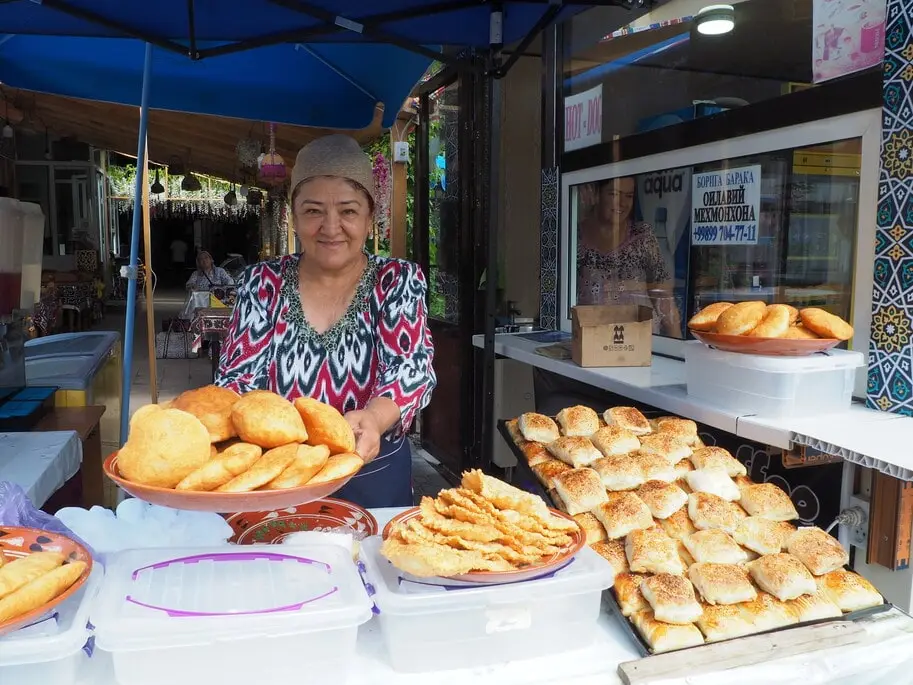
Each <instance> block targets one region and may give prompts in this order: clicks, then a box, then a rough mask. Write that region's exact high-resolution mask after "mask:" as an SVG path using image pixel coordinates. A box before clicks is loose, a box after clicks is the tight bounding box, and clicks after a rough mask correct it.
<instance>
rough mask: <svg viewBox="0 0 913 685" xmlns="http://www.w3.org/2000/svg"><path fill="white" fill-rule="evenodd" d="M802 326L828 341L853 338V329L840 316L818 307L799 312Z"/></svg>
mask: <svg viewBox="0 0 913 685" xmlns="http://www.w3.org/2000/svg"><path fill="white" fill-rule="evenodd" d="M799 318H800V319H801V320H802V325H803V326H805V328H807V329H808V330H810V331H812V332H813V333H815V334H816V335H818V336H819V337H821V338H825V339H827V340H849V339H850V338H852V337H853V327H852V326H850V325H849V324H848V323H847V322H846V321H844V320H843V319H841V318H840V317H839V316H835V315H834V314H831V313H830V312H826V311H824V310H823V309H818V308H817V307H808V308H807V309H803V310H801V311H800V312H799Z"/></svg>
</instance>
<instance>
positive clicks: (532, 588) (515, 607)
mask: <svg viewBox="0 0 913 685" xmlns="http://www.w3.org/2000/svg"><path fill="white" fill-rule="evenodd" d="M380 545H381V539H380V538H379V537H377V536H374V537H370V538H368V539H366V540H364V541H363V542H362V544H361V550H360V553H361V558H362V561H363V563H364V565H365V573H366V576H367V582H368V584H369V593H371V592H373V597H374V602H375V605H376V607H377V609H378V610H379V613H378V619H379V621H380V627H381V632H382V634H383V639H384V644H385V645H386V650H387V652H388V654H389V657H390V663H391V666H392V667H393V669H394V670H396V671H401V672H413V673H414V672H420V671H438V670H446V669H452V668H470V667H479V666H487V665H489V664H496V663H500V662H504V661H512V660H517V659H530V658H534V657H541V656H546V655H549V654H554V653H558V652H564V651H567V650H573V649H581V648H585V647H587V646H588V645H589V644H590V643H591V642H592V641H593V639H594V638H595V636H596V630H597V623H596V622H597V619H598V618H599V610H600V602H601V596H602V591H603V590H605V589H606V588H608V587H610V586H611V584H612V578H613V574H612V569H611V567H610V566H609V565H608V564H607V563H606V562H605V560H604V559H603V558H602V557H600V556H599V555H598V554H597V553H596V552H594V551H593V550H591V549H590V548H589V547H585V548H584V549H582V550H581V551H580V552H579V553H578V554H577V556H576V557H575V558H574V560H573V561H572V562H571V563H570V564H569V565H568V566H566V567H564V568H563V569H561V570H560V571H558V572H557V573H555V574H554V575H553V576H551V577H546V578H539V579H536V580H529V581H525V582H521V583H513V584H506V585H487V586H474V587H465V586H463V587H442V586H440V585H431V584H425V583H422V582H417V579H410V578H408V577H404V576H403V574H402V573H401V572H400V571H398V570H397V569H396V568H395V567H394V566H393V565H392V564H391V563H390V562H389V561H387V560H386V559H385V558H384V557H383V556H381V554H380Z"/></svg>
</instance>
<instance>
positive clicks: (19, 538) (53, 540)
mask: <svg viewBox="0 0 913 685" xmlns="http://www.w3.org/2000/svg"><path fill="white" fill-rule="evenodd" d="M0 552H2V553H3V555H4V557H5V559H6V562H7V563H9V562H11V561H13V560H14V559H19V558H21V557H27V556H28V555H29V554H31V553H32V552H60V553H61V554H63V555H64V556H65V557H66V558H67V559H68V560H70V561H84V562H86V570H85V572H84V573H83V574H82V576H80V577H79V579H78V580H77V581H76V582H75V583H73V584H72V585H71V586H70V587H69V588H68V589H67V590H66V592H64V593H63V594H61V595H57V597H55V598H54V599H52V600H51V601H50V602H48V603H47V604H44V605H42V606H40V607H38V608H37V609H32V611H30V612H28V613H27V614H23V615H22V616H17V617H15V618H11V619H9V620H8V621H3V622H0V635H4V634H6V633H11V632H13V631H14V630H18V629H19V628H24V627H25V626H27V625H29V624H32V623H36V622H37V621H39V620H40V619H41V618H42V617H43V616H44V615H45V614H47V613H49V612H50V611H51V610H52V609H53V608H54V607H56V606H57V605H58V604H60V603H61V602H64V601H66V600H67V599H68V598H69V597H70V596H72V595H73V594H75V593H76V591H77V590H79V588H81V587H82V585H83V583H85V582H86V579H87V578H88V577H89V575H90V574H91V573H92V557H91V556H90V555H89V550H87V549H86V548H85V547H83V546H82V545H80V544H79V543H78V542H76V541H75V540H71V539H70V538H68V537H64V536H63V535H60V534H59V533H49V532H48V531H45V530H38V529H37V528H19V527H17V526H0Z"/></svg>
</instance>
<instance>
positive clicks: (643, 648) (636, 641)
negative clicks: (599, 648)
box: [602, 590, 893, 657]
mask: <svg viewBox="0 0 913 685" xmlns="http://www.w3.org/2000/svg"><path fill="white" fill-rule="evenodd" d="M602 594H603V604H605V605H606V606H607V607H608V609H609V612H610V613H611V614H613V615H614V616H615V617H616V618H617V619H618V620H619V621H620V622H621V625H622V628H623V629H624V631H625V633H627V635H628V637H630V638H631V643H632V644H633V645H634V646H635V647H636V649H637V651H638V652H639V653H640V655H641V656H642V657H647V656H653V652H651V651H650V647H649V646H648V645H647V643H646V642H645V641H644V639H643V638H642V637H641V635H640V633H639V632H637V628H635V627H634V624H633V623H631V621H630V620H628V619H627V618H626V617H625V616H624V615H623V614H622V613H621V606H619V604H618V599H617V598H616V597H615V590H606V591H605V592H603V593H602ZM892 606H893V605H892V604H891V603H890V602H885V603H884V604H880V605H879V606H876V607H870V608H868V609H860V610H859V611H852V612H850V613H848V614H844V615H843V616H841V617H840V618H819V619H817V620H815V621H804V622H802V623H793V624H791V625H788V626H783V627H782V628H774V629H772V630H764V631H761V632H758V633H751V634H750V635H742V636H740V637H733V638H730V639H728V640H717V641H716V642H706V643H704V644H703V645H696V646H694V647H685V648H684V649H673V650H670V651H669V652H662V653H663V654H670V653H671V652H686V651H688V650H691V649H700V648H701V647H706V646H707V645H717V644H722V643H723V642H732V641H733V640H741V639H742V638H746V637H754V636H755V635H768V634H771V633H782V632H783V631H784V630H792V629H793V628H803V627H805V626H814V625H818V624H819V623H834V622H837V621H856V620H858V619H861V618H866V617H867V616H874V615H875V614H880V613H882V612H884V611H887V610H888V609H890V608H891V607H892Z"/></svg>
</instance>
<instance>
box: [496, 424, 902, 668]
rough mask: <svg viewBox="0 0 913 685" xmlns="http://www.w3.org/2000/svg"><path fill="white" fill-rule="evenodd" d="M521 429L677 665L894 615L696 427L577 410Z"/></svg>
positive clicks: (635, 617) (817, 532)
mask: <svg viewBox="0 0 913 685" xmlns="http://www.w3.org/2000/svg"><path fill="white" fill-rule="evenodd" d="M508 430H509V432H510V434H511V437H512V438H513V440H514V442H515V443H516V444H517V446H518V447H519V449H520V451H521V452H522V453H523V455H524V456H525V457H526V459H527V461H528V463H529V465H530V467H531V469H532V471H533V473H534V474H535V475H536V477H537V478H538V479H539V480H540V482H541V483H542V484H543V485H544V486H545V487H546V488H548V490H549V492H550V494H551V496H552V498H553V499H554V500H555V503H556V506H558V507H559V508H561V509H563V510H564V511H566V512H567V513H568V514H570V515H572V516H573V517H574V519H575V520H576V521H577V522H578V523H579V524H580V526H581V528H583V529H584V531H586V534H587V542H588V544H589V545H590V546H591V547H593V549H594V550H595V551H597V552H598V553H599V554H601V555H602V556H603V557H604V558H605V559H606V560H607V561H608V562H609V563H610V564H611V565H612V568H613V570H614V571H615V582H614V588H613V592H614V594H615V598H616V600H617V603H618V606H619V608H620V610H621V613H622V614H623V615H624V616H625V617H627V618H628V620H630V621H631V622H632V623H633V624H634V626H635V627H636V629H637V630H638V632H639V633H640V635H641V636H642V637H643V639H644V641H645V642H646V643H647V644H648V645H649V647H650V649H651V650H652V651H653V652H655V653H659V652H666V651H670V650H675V649H682V648H685V647H693V646H696V645H700V644H703V643H705V642H717V641H720V640H728V639H731V638H735V637H741V636H744V635H749V634H752V633H758V632H763V631H766V630H771V629H774V628H781V627H785V626H789V625H793V624H797V623H802V622H805V621H812V620H817V619H823V618H836V617H839V616H842V615H843V614H844V613H848V612H852V611H858V610H860V609H865V608H869V607H873V606H877V605H880V604H882V603H883V601H884V600H883V599H882V597H881V595H880V594H879V593H878V592H877V591H876V590H875V588H874V587H872V585H871V584H870V583H869V582H868V581H866V580H865V579H864V578H862V577H861V576H859V575H857V574H855V573H852V572H850V571H847V570H845V568H844V567H845V566H846V564H847V563H848V562H849V556H848V555H847V553H846V551H845V550H844V549H843V547H841V545H840V543H839V542H837V541H836V540H835V539H834V538H833V537H832V536H830V535H829V534H827V533H826V532H825V531H823V530H821V529H820V528H813V527H808V528H799V529H797V528H796V527H795V526H794V525H793V524H792V523H790V522H791V521H794V520H796V519H798V518H799V517H798V514H797V512H796V509H795V507H794V506H793V503H792V501H791V500H790V498H789V496H788V495H787V494H786V493H785V492H784V491H783V490H781V489H780V488H778V487H777V486H776V485H774V484H772V483H754V482H752V481H751V480H750V479H749V478H748V477H747V473H746V470H745V467H744V465H743V464H742V463H741V462H739V461H738V460H737V459H736V458H735V457H733V456H732V455H731V454H730V453H729V452H727V451H726V450H724V449H722V448H719V447H708V446H705V445H704V444H703V442H702V441H701V439H700V437H699V435H698V430H697V425H696V424H695V423H694V422H693V421H690V420H688V419H681V418H677V417H671V416H667V417H660V418H658V419H655V420H652V421H650V420H648V419H647V418H646V417H645V416H644V415H643V414H642V413H641V412H640V411H639V410H638V409H636V408H634V407H613V408H611V409H608V410H607V411H606V412H605V413H604V414H603V415H602V416H601V417H600V416H599V415H598V414H597V413H596V412H595V411H593V410H592V409H590V408H589V407H582V406H577V407H569V408H567V409H564V410H562V411H561V412H559V414H558V416H557V417H556V419H554V420H553V419H552V418H551V417H548V416H544V415H541V414H533V413H528V414H523V415H522V416H520V417H519V419H517V420H514V421H510V422H508Z"/></svg>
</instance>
